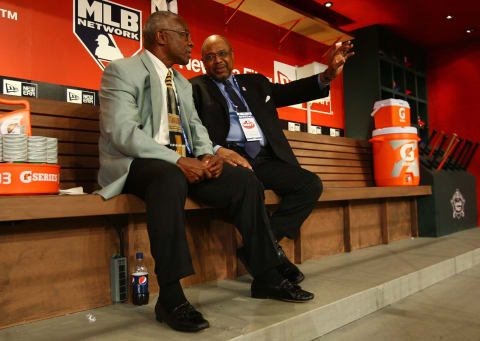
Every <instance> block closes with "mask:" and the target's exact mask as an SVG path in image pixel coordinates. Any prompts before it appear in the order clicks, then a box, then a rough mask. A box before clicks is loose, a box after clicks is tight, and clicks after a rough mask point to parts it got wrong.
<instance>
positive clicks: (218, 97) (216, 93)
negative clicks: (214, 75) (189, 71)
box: [204, 76, 230, 124]
mask: <svg viewBox="0 0 480 341" xmlns="http://www.w3.org/2000/svg"><path fill="white" fill-rule="evenodd" d="M204 81H205V84H206V85H207V88H208V92H209V93H210V94H212V95H213V97H214V99H215V101H216V102H217V103H221V104H222V107H223V119H224V121H225V122H228V124H230V114H229V113H228V104H227V100H226V99H225V97H223V95H222V92H221V91H220V89H219V88H218V86H217V84H215V83H214V82H213V81H212V80H211V79H210V77H208V76H205V78H204Z"/></svg>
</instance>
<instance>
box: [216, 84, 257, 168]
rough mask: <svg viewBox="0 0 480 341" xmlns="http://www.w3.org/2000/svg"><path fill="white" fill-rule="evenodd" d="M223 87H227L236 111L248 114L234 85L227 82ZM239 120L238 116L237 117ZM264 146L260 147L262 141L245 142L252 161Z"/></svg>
mask: <svg viewBox="0 0 480 341" xmlns="http://www.w3.org/2000/svg"><path fill="white" fill-rule="evenodd" d="M223 85H225V91H226V92H227V95H228V97H229V98H230V101H231V102H232V103H233V105H234V106H235V110H236V111H237V112H246V111H248V109H247V107H246V106H245V104H243V101H242V100H241V99H240V97H238V95H237V92H236V91H235V90H234V89H233V87H232V84H231V83H230V81H225V82H223ZM236 118H237V120H238V116H236ZM261 148H262V146H261V145H260V141H246V142H245V147H244V149H245V152H246V153H247V154H248V156H250V157H251V158H252V159H255V157H256V156H257V155H258V153H259V152H260V149H261Z"/></svg>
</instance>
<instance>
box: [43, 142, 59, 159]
mask: <svg viewBox="0 0 480 341" xmlns="http://www.w3.org/2000/svg"><path fill="white" fill-rule="evenodd" d="M46 139H47V163H51V164H57V162H58V141H57V139H56V138H54V137H47V138H46Z"/></svg>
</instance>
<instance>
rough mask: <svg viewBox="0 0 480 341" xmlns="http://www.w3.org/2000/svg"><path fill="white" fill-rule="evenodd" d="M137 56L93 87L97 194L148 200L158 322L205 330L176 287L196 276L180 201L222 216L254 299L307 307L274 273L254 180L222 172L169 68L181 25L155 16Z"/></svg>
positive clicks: (175, 58)
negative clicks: (242, 254) (193, 201)
mask: <svg viewBox="0 0 480 341" xmlns="http://www.w3.org/2000/svg"><path fill="white" fill-rule="evenodd" d="M144 40H145V49H146V51H144V52H143V53H142V54H141V55H139V56H134V57H131V58H127V59H120V60H117V61H115V62H112V63H111V64H109V65H108V66H107V67H106V68H105V72H104V74H103V78H102V84H101V88H100V132H101V136H100V141H99V149H100V171H99V183H100V185H101V186H102V187H103V188H102V189H101V190H100V191H99V194H100V195H102V196H103V197H104V198H105V199H109V198H111V197H113V196H115V195H118V194H120V193H122V192H123V193H132V194H135V195H137V196H138V197H140V198H142V199H144V200H145V203H146V207H147V228H148V234H149V238H150V247H151V253H152V256H153V258H154V260H155V274H156V275H157V280H158V284H159V286H160V295H159V298H158V302H157V305H156V307H155V314H156V317H157V320H158V321H165V322H166V323H167V324H168V325H169V326H170V327H172V328H173V329H176V330H181V331H198V330H201V329H204V328H207V327H208V326H209V323H208V321H206V320H205V319H204V318H203V316H202V314H201V313H200V312H198V311H197V310H195V308H193V307H192V306H191V305H190V303H189V302H188V300H187V299H186V298H185V295H184V293H183V290H182V287H181V285H180V282H179V280H180V279H181V278H183V277H186V276H189V275H191V274H193V273H194V271H193V266H192V261H191V256H190V253H189V248H188V244H187V241H186V236H185V226H184V219H185V217H184V205H185V200H186V197H187V195H191V196H193V197H195V198H197V199H198V200H200V201H202V202H204V203H206V204H208V205H211V206H214V207H219V208H223V209H225V210H226V211H227V212H228V213H229V214H230V217H231V221H232V222H233V224H234V225H235V226H236V227H237V229H238V230H239V232H240V233H241V234H242V237H243V244H244V248H245V250H246V252H247V254H248V257H249V259H251V260H252V262H251V264H250V270H251V271H252V275H253V276H254V280H253V282H252V286H251V295H252V297H255V298H274V299H280V300H285V301H293V302H304V301H308V300H311V299H312V298H313V294H311V293H309V292H306V291H304V290H302V289H301V288H300V287H299V286H298V285H292V283H290V282H289V281H288V280H287V279H285V278H284V277H283V276H282V275H280V273H279V272H278V271H277V269H276V266H278V265H279V259H278V255H277V250H276V248H275V245H274V243H273V242H272V236H271V234H270V232H269V231H270V226H269V220H268V217H267V214H266V210H265V206H264V203H263V200H264V194H263V186H262V184H261V183H260V182H259V181H258V180H257V178H256V177H255V175H254V174H253V172H251V171H250V170H248V169H247V168H243V167H232V166H230V165H228V164H225V165H223V160H222V159H221V158H218V157H216V156H214V155H213V150H212V143H211V141H210V139H209V138H208V133H207V130H206V129H205V127H204V126H203V125H202V124H201V121H200V119H199V118H198V115H197V112H196V110H195V107H194V104H193V98H192V88H191V85H190V83H189V82H188V81H187V80H186V79H185V78H184V77H182V76H181V75H180V74H179V73H178V72H177V71H176V70H175V69H172V68H171V67H172V66H173V65H174V64H180V65H185V64H187V63H188V61H189V59H190V54H191V50H192V47H193V42H192V40H191V37H190V33H189V30H188V26H187V23H186V22H185V21H184V20H183V19H182V18H181V17H180V16H178V15H176V14H173V13H170V12H155V13H153V14H152V15H151V16H150V17H149V18H148V19H147V21H146V23H145V27H144Z"/></svg>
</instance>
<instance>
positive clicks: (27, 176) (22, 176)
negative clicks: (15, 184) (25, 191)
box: [20, 171, 32, 184]
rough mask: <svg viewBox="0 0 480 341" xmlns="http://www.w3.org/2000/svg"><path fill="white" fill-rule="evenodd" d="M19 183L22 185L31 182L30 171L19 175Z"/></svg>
mask: <svg viewBox="0 0 480 341" xmlns="http://www.w3.org/2000/svg"><path fill="white" fill-rule="evenodd" d="M20 181H21V182H23V183H24V184H29V183H30V182H32V171H23V172H21V173H20Z"/></svg>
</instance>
